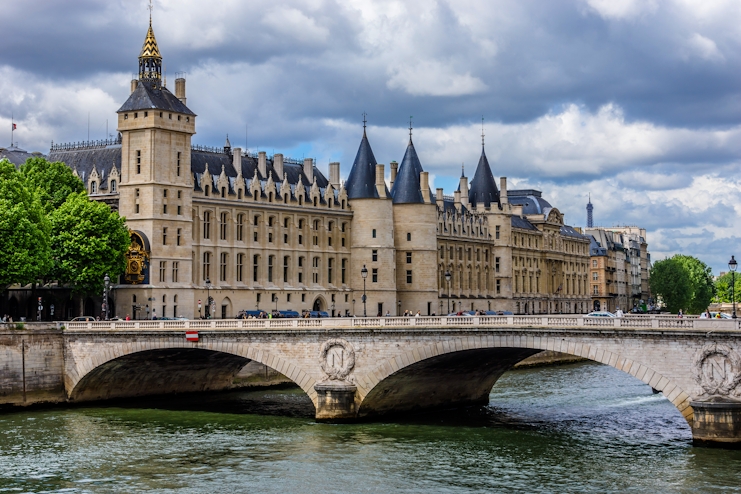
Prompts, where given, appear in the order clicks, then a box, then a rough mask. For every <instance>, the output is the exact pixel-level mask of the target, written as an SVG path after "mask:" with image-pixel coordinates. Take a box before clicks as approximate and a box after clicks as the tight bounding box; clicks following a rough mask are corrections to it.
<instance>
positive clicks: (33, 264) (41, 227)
mask: <svg viewBox="0 0 741 494" xmlns="http://www.w3.org/2000/svg"><path fill="white" fill-rule="evenodd" d="M49 253H50V251H49V221H48V220H47V218H46V216H44V212H43V210H42V207H41V203H40V202H39V199H38V197H37V196H36V195H35V194H34V192H33V190H32V189H29V187H27V185H26V182H25V179H24V177H23V175H22V174H21V173H19V172H18V171H17V170H16V168H15V165H13V164H12V163H10V162H9V161H7V160H0V287H2V290H4V289H5V288H7V287H8V286H9V285H12V284H16V283H17V284H21V285H26V284H28V283H31V282H33V281H35V280H37V279H38V278H40V277H41V276H43V275H44V274H45V273H46V271H47V270H48V269H49V267H50V264H51V263H50V257H49Z"/></svg>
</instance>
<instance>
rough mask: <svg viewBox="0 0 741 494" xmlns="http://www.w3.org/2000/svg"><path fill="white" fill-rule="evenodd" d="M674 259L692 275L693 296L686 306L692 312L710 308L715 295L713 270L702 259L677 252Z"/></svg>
mask: <svg viewBox="0 0 741 494" xmlns="http://www.w3.org/2000/svg"><path fill="white" fill-rule="evenodd" d="M672 259H673V260H675V261H676V262H678V263H679V264H681V265H682V266H683V267H684V269H685V271H687V274H688V275H689V277H690V284H691V290H692V293H691V297H690V301H689V304H688V305H687V306H686V307H684V308H686V309H687V311H688V312H689V313H690V314H699V313H701V312H703V311H704V310H706V309H707V308H708V305H709V304H710V301H711V300H712V299H713V296H714V295H715V283H713V272H712V270H711V269H710V268H709V267H708V266H707V264H705V263H704V262H702V261H701V260H699V259H697V258H695V257H692V256H684V255H681V254H677V255H675V256H674V257H672Z"/></svg>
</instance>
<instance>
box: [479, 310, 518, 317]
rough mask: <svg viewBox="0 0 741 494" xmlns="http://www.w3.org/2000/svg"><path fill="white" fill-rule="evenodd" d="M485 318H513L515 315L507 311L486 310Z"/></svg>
mask: <svg viewBox="0 0 741 494" xmlns="http://www.w3.org/2000/svg"><path fill="white" fill-rule="evenodd" d="M486 315H487V316H514V315H515V313H514V312H512V311H509V310H487V311H486Z"/></svg>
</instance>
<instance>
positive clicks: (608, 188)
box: [0, 0, 741, 273]
mask: <svg viewBox="0 0 741 494" xmlns="http://www.w3.org/2000/svg"><path fill="white" fill-rule="evenodd" d="M148 15H149V11H148V10H147V2H146V1H144V0H126V1H123V0H76V1H75V2H74V3H71V2H66V1H62V0H24V1H23V2H9V1H5V2H3V15H2V16H1V17H0V44H1V46H3V50H2V51H1V52H0V129H7V131H6V130H0V145H2V146H7V145H8V144H9V143H10V131H9V129H10V118H11V113H12V114H13V116H14V119H15V122H16V123H17V125H18V131H17V132H16V141H17V143H18V144H19V145H20V146H21V147H23V148H25V149H28V150H29V151H32V150H39V151H42V152H47V151H48V148H49V143H50V141H52V140H53V141H55V142H64V141H75V140H83V139H86V138H87V135H88V115H89V118H90V137H91V138H93V139H99V138H103V137H104V136H105V134H106V120H108V132H109V133H113V132H114V127H115V111H116V110H117V109H118V107H119V106H120V105H121V104H122V103H123V102H124V101H125V100H126V97H127V94H128V91H129V81H130V79H131V77H132V74H133V73H135V72H136V70H137V55H138V54H139V50H140V49H141V45H142V42H143V40H144V35H145V33H146V29H147V22H148ZM154 29H155V34H156V36H157V40H158V43H159V46H160V50H161V52H162V54H163V57H164V60H165V65H166V71H167V75H168V83H169V85H173V84H174V79H175V73H176V72H185V73H187V76H186V77H187V81H188V82H187V85H188V87H187V91H188V95H187V96H188V106H189V107H190V108H191V109H192V110H193V111H194V112H195V113H197V114H198V115H199V119H198V128H197V130H198V134H197V135H196V136H195V137H194V143H198V144H205V145H214V146H216V145H218V146H220V145H222V144H223V141H224V137H225V135H226V134H227V133H228V134H229V135H230V138H231V142H232V144H233V145H234V146H241V147H245V145H246V146H247V147H248V148H249V149H250V150H251V151H255V150H257V149H260V150H266V151H268V153H272V152H283V153H284V154H286V155H288V156H292V157H296V158H301V157H302V156H312V157H316V158H317V160H318V163H319V166H320V168H326V163H328V162H329V161H330V160H332V161H334V160H338V161H340V162H341V163H342V166H343V168H342V174H343V176H346V175H347V173H348V172H349V168H350V165H351V164H352V160H353V158H354V156H355V152H356V150H357V146H358V143H359V140H360V137H361V133H362V122H361V121H362V113H363V112H364V111H365V112H367V113H368V123H369V129H368V135H369V138H370V141H371V145H372V146H373V149H374V152H375V155H376V157H377V159H378V161H379V162H381V163H388V162H390V161H392V160H397V161H401V158H402V157H403V154H404V150H405V146H406V142H407V139H408V136H407V135H408V130H407V127H408V126H409V117H410V116H413V122H414V124H413V125H414V127H415V129H414V135H415V137H414V141H415V145H416V148H417V152H418V154H419V157H420V159H421V161H422V164H423V166H424V168H425V169H426V170H428V171H429V172H430V173H431V174H432V175H433V177H434V183H435V185H436V186H437V187H444V188H445V189H446V192H447V193H450V192H451V191H452V190H454V188H455V187H456V186H457V177H458V176H460V169H461V165H464V166H465V168H466V172H467V175H469V176H473V172H474V169H475V166H476V163H477V162H478V158H479V155H480V150H481V144H480V143H481V118H482V116H483V117H484V118H485V133H486V150H487V155H488V157H489V162H490V163H491V165H492V168H493V171H494V175H495V176H497V177H498V176H507V177H508V180H509V181H510V188H514V187H517V188H524V187H528V188H530V187H533V188H538V189H540V190H542V191H543V195H544V197H546V198H547V199H548V200H549V201H550V202H551V203H552V204H553V205H554V206H556V207H558V208H559V209H560V210H561V211H562V212H563V213H565V215H566V221H567V222H568V223H570V224H572V225H575V226H585V223H586V213H585V205H586V202H587V194H589V193H591V195H592V202H593V204H594V207H595V222H596V223H597V224H599V225H602V226H612V225H618V224H620V225H625V224H628V225H640V226H642V227H645V228H646V229H647V230H648V240H649V248H650V250H651V252H652V256H653V260H659V259H662V258H664V257H665V256H668V255H672V254H674V253H685V254H690V255H695V256H697V257H699V258H701V259H703V260H704V261H705V262H707V263H708V264H709V265H710V266H712V267H713V270H714V271H715V272H716V273H717V272H718V271H720V270H724V269H726V267H725V266H726V263H727V260H728V259H729V258H730V256H731V254H735V255H741V249H740V248H739V247H741V244H739V239H741V235H739V234H738V233H737V231H738V229H739V221H738V219H739V213H740V212H741V178H740V177H739V176H738V171H739V169H740V167H741V55H740V54H741V2H739V1H738V0H539V1H535V0H487V1H484V0H456V1H443V0H438V1H434V0H428V1H417V0H406V1H398V0H378V1H376V0H343V1H341V2H340V1H337V0H306V1H299V0H285V1H280V2H276V1H268V0H251V1H250V2H244V1H241V0H212V1H210V2H204V1H202V0H177V1H176V0H155V2H154ZM6 141H7V142H6Z"/></svg>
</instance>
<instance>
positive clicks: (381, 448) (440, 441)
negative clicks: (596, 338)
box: [0, 363, 741, 494]
mask: <svg viewBox="0 0 741 494" xmlns="http://www.w3.org/2000/svg"><path fill="white" fill-rule="evenodd" d="M312 417H313V408H312V406H311V402H310V401H308V398H306V397H305V396H304V395H303V394H302V392H300V391H299V390H296V389H285V390H269V391H264V390H263V391H250V392H231V393H222V394H212V395H205V396H204V395H201V396H192V397H181V398H178V399H158V400H148V401H143V402H138V403H127V404H125V405H121V404H118V405H117V406H89V407H73V408H57V409H49V410H34V411H23V412H14V413H6V414H3V415H0V493H5V492H13V493H15V492H18V493H31V492H33V493H41V492H64V493H114V492H115V493H119V492H122V493H135V492H159V493H199V494H200V493H208V494H213V493H222V492H225V493H230V494H235V493H242V492H261V493H263V492H264V493H293V492H296V493H328V492H349V493H354V492H409V493H412V492H414V493H417V492H445V493H462V492H600V493H605V492H616V493H617V492H619V493H624V492H641V493H643V492H686V493H693V494H695V493H698V492H702V493H706V492H719V493H720V492H723V493H726V492H741V452H739V451H727V450H717V449H707V448H694V447H692V444H691V434H690V430H689V427H688V426H687V424H686V422H685V421H684V420H683V419H682V417H681V416H680V414H679V412H678V411H677V410H676V409H675V408H674V407H673V406H672V405H671V404H670V403H669V402H668V401H667V400H666V399H664V398H663V396H662V395H660V394H658V395H654V394H653V393H652V392H651V388H649V387H648V386H646V385H644V384H642V383H640V382H639V381H638V380H636V379H634V378H632V377H630V376H628V375H626V374H623V373H622V372H619V371H617V370H615V369H613V368H611V367H607V366H603V365H599V364H594V363H581V364H575V365H569V366H562V367H550V368H540V369H531V370H518V371H513V372H509V373H507V374H505V375H504V376H503V377H502V378H501V379H500V380H499V382H498V383H497V385H496V386H495V387H494V389H493V390H492V393H491V401H490V403H489V406H487V407H483V408H480V409H466V410H458V411H451V412H446V413H439V414H434V415H425V416H422V417H416V418H414V419H405V420H396V421H386V422H380V423H369V424H353V425H326V424H317V423H315V422H314V421H313V418H312Z"/></svg>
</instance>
